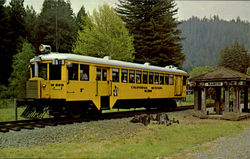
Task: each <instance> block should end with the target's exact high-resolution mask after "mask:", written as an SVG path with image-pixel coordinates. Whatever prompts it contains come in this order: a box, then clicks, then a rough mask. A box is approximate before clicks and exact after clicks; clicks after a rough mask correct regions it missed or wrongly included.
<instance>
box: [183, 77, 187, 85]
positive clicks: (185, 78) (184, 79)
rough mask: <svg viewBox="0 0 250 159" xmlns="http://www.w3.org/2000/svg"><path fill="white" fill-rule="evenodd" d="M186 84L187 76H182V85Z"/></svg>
mask: <svg viewBox="0 0 250 159" xmlns="http://www.w3.org/2000/svg"><path fill="white" fill-rule="evenodd" d="M186 84H187V76H183V86H185V85H186Z"/></svg>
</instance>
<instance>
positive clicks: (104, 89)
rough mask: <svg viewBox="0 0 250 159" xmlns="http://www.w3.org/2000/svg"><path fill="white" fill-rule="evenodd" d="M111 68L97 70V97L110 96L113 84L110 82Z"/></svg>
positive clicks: (98, 68)
mask: <svg viewBox="0 0 250 159" xmlns="http://www.w3.org/2000/svg"><path fill="white" fill-rule="evenodd" d="M109 74H110V69H109V68H101V67H97V68H96V95H97V96H110V95H111V94H110V92H111V91H110V90H111V82H110V76H109Z"/></svg>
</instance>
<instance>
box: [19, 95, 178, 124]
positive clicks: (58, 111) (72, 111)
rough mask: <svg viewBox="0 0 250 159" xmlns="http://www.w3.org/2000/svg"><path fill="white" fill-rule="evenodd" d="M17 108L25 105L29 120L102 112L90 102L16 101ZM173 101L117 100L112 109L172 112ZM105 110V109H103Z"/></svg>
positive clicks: (24, 114)
mask: <svg viewBox="0 0 250 159" xmlns="http://www.w3.org/2000/svg"><path fill="white" fill-rule="evenodd" d="M17 104H18V106H23V105H26V106H27V107H26V109H25V110H24V112H23V113H22V115H21V116H22V117H25V118H29V119H42V118H44V116H45V115H46V114H48V115H52V116H54V117H55V118H59V117H70V118H80V117H82V116H86V115H89V114H92V115H93V114H95V115H98V114H100V113H101V112H102V109H101V110H97V108H96V106H95V105H94V103H93V102H92V101H77V102H67V101H65V100H41V99H40V100H26V101H18V102H17ZM176 106H177V105H176V101H175V100H174V99H137V100H135V99H133V100H132V99H130V100H118V101H117V102H116V104H115V105H114V107H113V109H130V108H142V107H144V108H146V109H151V108H156V109H161V110H163V111H168V110H173V109H175V108H176ZM105 109H106V107H105Z"/></svg>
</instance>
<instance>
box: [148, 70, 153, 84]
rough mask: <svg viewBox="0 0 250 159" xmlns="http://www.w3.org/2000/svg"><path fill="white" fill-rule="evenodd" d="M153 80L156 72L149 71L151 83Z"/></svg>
mask: <svg viewBox="0 0 250 159" xmlns="http://www.w3.org/2000/svg"><path fill="white" fill-rule="evenodd" d="M153 80H154V73H153V72H149V84H153Z"/></svg>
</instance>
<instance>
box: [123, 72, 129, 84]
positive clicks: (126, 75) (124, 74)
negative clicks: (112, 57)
mask: <svg viewBox="0 0 250 159" xmlns="http://www.w3.org/2000/svg"><path fill="white" fill-rule="evenodd" d="M122 82H123V83H127V82H128V70H123V69H122Z"/></svg>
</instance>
